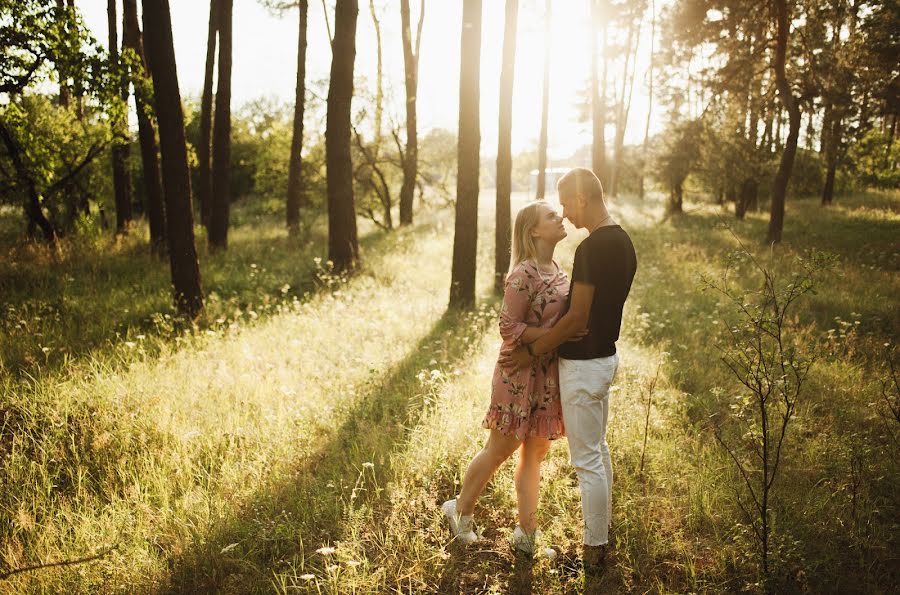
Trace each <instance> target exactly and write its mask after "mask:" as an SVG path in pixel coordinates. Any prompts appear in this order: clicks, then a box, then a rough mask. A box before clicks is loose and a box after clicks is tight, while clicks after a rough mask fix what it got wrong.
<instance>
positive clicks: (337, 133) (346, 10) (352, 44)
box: [325, 0, 359, 272]
mask: <svg viewBox="0 0 900 595" xmlns="http://www.w3.org/2000/svg"><path fill="white" fill-rule="evenodd" d="M358 14H359V2H358V0H337V5H336V6H335V11H334V41H333V42H332V44H331V47H332V51H331V55H332V57H331V79H330V83H329V85H328V114H327V116H326V127H325V162H326V167H327V186H328V258H329V259H330V260H331V261H332V263H334V268H335V270H336V271H338V272H343V271H350V270H352V269H353V268H355V267H356V264H357V262H358V260H359V242H358V240H357V232H356V207H355V204H354V199H353V163H352V161H351V159H350V131H351V125H350V107H351V101H352V99H353V67H354V62H355V60H356V21H357V16H358Z"/></svg>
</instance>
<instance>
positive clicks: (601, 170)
mask: <svg viewBox="0 0 900 595" xmlns="http://www.w3.org/2000/svg"><path fill="white" fill-rule="evenodd" d="M607 1H608V0H591V23H592V27H591V122H592V125H593V142H592V144H591V164H592V165H591V166H592V167H593V169H594V173H595V174H597V177H598V178H599V179H600V183H601V184H603V185H607V184H608V183H609V172H607V169H606V62H607V60H606V42H607V38H606V36H607V27H608V14H609V13H608V11H607V10H605V7H606V3H607ZM601 4H602V6H601ZM600 30H602V31H603V81H602V84H601V82H600V79H599V78H598V76H597V69H598V66H599V59H598V55H597V54H598V52H597V32H598V31H600Z"/></svg>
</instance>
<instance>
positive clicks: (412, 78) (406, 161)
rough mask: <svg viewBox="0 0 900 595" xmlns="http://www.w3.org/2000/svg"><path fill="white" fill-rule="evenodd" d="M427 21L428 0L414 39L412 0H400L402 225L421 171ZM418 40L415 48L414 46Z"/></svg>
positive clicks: (406, 220)
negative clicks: (419, 103)
mask: <svg viewBox="0 0 900 595" xmlns="http://www.w3.org/2000/svg"><path fill="white" fill-rule="evenodd" d="M424 22H425V0H422V2H421V4H420V5H419V24H418V26H417V28H416V39H415V42H413V39H412V34H411V32H410V17H409V0H400V24H401V27H402V29H403V70H404V73H405V75H406V77H405V78H406V80H405V87H406V150H405V151H404V152H403V185H402V186H401V187H400V225H409V224H410V223H412V221H413V195H414V193H415V190H416V176H417V175H418V167H419V166H418V159H419V139H418V130H417V124H416V111H417V110H416V95H417V94H418V86H419V47H420V45H419V44H420V42H421V41H422V24H423V23H424ZM413 44H415V49H413Z"/></svg>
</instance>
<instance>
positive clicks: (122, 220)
mask: <svg viewBox="0 0 900 595" xmlns="http://www.w3.org/2000/svg"><path fill="white" fill-rule="evenodd" d="M106 17H107V23H108V24H109V61H110V64H111V66H112V68H113V69H114V70H116V69H118V68H119V48H118V43H119V41H118V31H117V26H116V23H117V21H118V17H117V16H116V0H107V3H106ZM119 92H120V95H122V100H123V104H124V105H123V106H121V108H120V109H117V110H116V111H115V113H114V116H113V122H112V129H113V139H114V140H113V145H112V149H111V150H110V153H111V155H112V173H113V194H114V196H115V204H116V233H126V232H127V231H128V226H129V224H130V223H131V220H132V212H131V177H130V176H129V175H128V154H129V148H128V147H129V141H130V138H129V134H128V118H127V114H128V112H127V109H125V106H127V101H128V79H126V78H125V77H122V81H121V84H120V90H119Z"/></svg>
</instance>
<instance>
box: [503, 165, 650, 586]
mask: <svg viewBox="0 0 900 595" xmlns="http://www.w3.org/2000/svg"><path fill="white" fill-rule="evenodd" d="M557 190H558V191H559V202H560V204H561V205H562V208H563V217H565V218H566V219H568V220H569V221H570V222H571V223H572V224H573V225H574V226H575V227H576V228H579V229H581V228H584V229H587V230H589V231H590V235H588V237H587V238H585V239H584V240H583V241H582V242H581V244H579V245H578V248H577V249H576V250H575V262H574V265H573V268H572V287H571V290H570V291H569V298H568V304H567V311H566V314H565V315H563V317H562V318H560V319H559V321H558V322H557V323H556V325H555V326H554V327H553V328H552V329H551V330H550V331H549V332H548V333H547V334H545V335H544V336H543V337H541V338H540V339H538V340H537V341H535V342H534V343H531V344H530V345H527V346H526V347H520V348H519V349H518V350H517V351H515V352H513V353H512V354H511V355H510V356H508V357H507V358H506V360H505V361H503V360H501V364H503V365H511V366H515V367H523V366H525V365H529V364H530V362H531V359H532V358H533V357H536V356H538V355H541V354H543V353H546V352H548V351H552V350H553V349H556V348H557V347H558V348H559V358H560V359H559V387H560V400H561V402H562V412H563V420H564V421H565V426H566V435H567V437H568V439H569V452H570V456H571V460H572V465H573V466H574V467H575V471H576V473H577V475H578V484H579V486H580V488H581V507H582V512H583V514H584V564H585V570H586V571H588V572H591V571H599V570H602V568H603V563H604V558H605V556H606V552H607V549H608V547H609V545H608V543H609V522H610V514H611V512H612V501H611V494H612V480H613V473H612V461H611V460H610V456H609V447H608V446H607V444H606V425H607V421H608V419H609V388H610V385H611V384H612V382H613V378H614V377H615V374H616V368H617V367H618V364H619V358H618V355H617V354H616V340H617V339H618V338H619V328H620V327H621V324H622V307H623V306H624V304H625V299H626V298H627V297H628V292H629V291H630V290H631V282H632V280H633V279H634V274H635V271H636V270H637V257H636V255H635V252H634V246H633V245H632V243H631V238H630V237H629V236H628V234H627V233H625V230H623V229H622V228H621V227H620V226H619V225H618V224H617V223H616V222H615V221H614V220H613V218H612V215H610V214H609V211H607V209H606V204H605V203H604V200H603V187H602V186H601V184H600V180H598V179H597V176H595V175H594V173H593V172H591V171H590V170H589V169H584V168H575V169H573V170H571V171H569V172H568V173H566V174H565V175H564V176H563V177H562V178H560V180H559V182H558V183H557ZM585 328H587V331H588V333H587V335H585V336H584V337H583V338H580V339H578V340H576V341H571V342H570V341H569V340H570V339H572V338H575V337H576V335H577V334H578V333H579V331H581V330H582V329H585Z"/></svg>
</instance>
